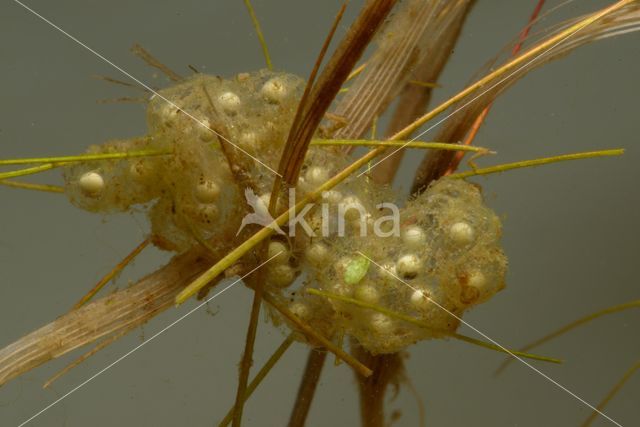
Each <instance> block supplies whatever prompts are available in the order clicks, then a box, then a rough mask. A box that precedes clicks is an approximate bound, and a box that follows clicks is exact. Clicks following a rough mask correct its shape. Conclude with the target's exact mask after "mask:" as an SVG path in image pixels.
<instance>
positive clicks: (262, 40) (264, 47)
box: [244, 0, 273, 70]
mask: <svg viewBox="0 0 640 427" xmlns="http://www.w3.org/2000/svg"><path fill="white" fill-rule="evenodd" d="M244 4H245V6H247V10H248V11H249V15H250V16H251V22H252V23H253V28H255V30H256V34H257V35H258V40H260V46H261V47H262V54H263V55H264V60H265V61H266V63H267V68H268V69H270V70H273V64H272V63H271V55H269V48H268V47H267V41H266V40H265V38H264V34H263V33H262V27H261V26H260V21H258V16H257V15H256V11H255V10H254V9H253V5H252V4H251V0H244Z"/></svg>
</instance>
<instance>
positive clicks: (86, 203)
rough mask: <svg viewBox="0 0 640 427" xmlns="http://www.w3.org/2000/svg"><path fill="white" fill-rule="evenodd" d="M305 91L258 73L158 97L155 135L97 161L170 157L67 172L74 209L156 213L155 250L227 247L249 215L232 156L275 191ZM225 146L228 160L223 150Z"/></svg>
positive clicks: (200, 82) (281, 77) (203, 80)
mask: <svg viewBox="0 0 640 427" xmlns="http://www.w3.org/2000/svg"><path fill="white" fill-rule="evenodd" d="M303 85H304V81H303V80H302V79H300V78H298V77H296V76H293V75H290V74H283V73H273V72H269V71H260V72H257V73H253V74H246V73H244V74H239V75H238V76H236V77H235V78H233V79H228V80H225V79H222V78H220V77H215V76H208V75H204V74H198V75H196V76H194V77H192V78H190V79H188V80H186V81H185V82H183V83H180V84H178V85H176V86H172V87H170V88H167V89H164V90H162V91H160V92H159V95H154V96H153V97H152V98H151V99H150V101H149V103H148V108H147V123H148V128H149V133H148V135H147V136H145V137H142V138H137V139H130V140H121V141H111V142H108V143H106V144H103V145H99V146H92V147H91V148H90V149H89V153H94V154H100V153H109V152H114V153H115V152H136V151H144V150H148V151H153V152H165V153H167V152H170V153H172V154H171V155H163V156H151V157H139V158H124V159H118V160H109V161H104V160H101V161H99V162H98V161H96V162H93V163H83V164H82V165H76V166H70V167H68V168H66V171H65V181H66V191H67V194H68V195H69V197H70V199H71V201H72V203H74V204H75V205H77V206H79V207H81V208H83V209H87V210H90V211H93V212H118V211H120V212H122V211H127V210H129V209H131V207H132V206H134V205H139V204H150V205H151V207H150V208H149V209H148V216H149V219H150V221H151V224H152V234H153V238H154V242H155V243H156V245H157V246H160V247H162V248H164V249H168V250H172V251H184V250H186V249H187V248H189V247H190V246H191V245H193V244H194V243H196V242H197V241H202V240H211V241H212V244H213V245H215V241H216V239H228V238H230V237H233V234H231V235H230V236H229V235H228V233H227V232H228V231H233V233H235V230H237V228H238V226H239V224H240V223H239V220H240V219H241V218H242V215H243V212H244V211H245V209H246V208H245V205H244V203H243V199H244V197H243V190H244V189H243V188H241V187H240V186H239V185H238V183H237V181H236V180H235V179H234V177H233V174H234V171H232V170H231V168H230V167H229V163H228V162H227V157H226V156H227V155H232V156H233V157H234V158H235V159H237V160H238V165H237V167H238V168H243V169H246V170H249V171H251V175H252V176H251V177H252V178H254V179H253V181H254V182H256V183H257V185H258V188H259V190H260V191H262V192H266V191H268V189H270V185H271V183H272V182H273V179H272V172H271V171H269V170H268V169H266V168H265V167H264V166H261V165H260V164H258V163H257V162H256V160H254V159H252V158H251V157H250V156H249V155H247V153H248V154H250V155H251V156H254V157H255V158H257V159H259V160H260V161H261V162H263V163H264V164H266V165H268V166H269V167H271V168H272V169H275V168H277V164H278V160H279V157H278V155H279V153H280V152H281V150H282V146H283V144H284V141H285V140H286V136H287V131H288V129H289V127H290V125H291V121H292V119H293V114H294V113H295V108H296V106H297V101H298V99H299V97H300V95H301V90H302V88H303V87H304V86H303ZM222 144H227V153H226V154H225V152H224V150H223V149H222Z"/></svg>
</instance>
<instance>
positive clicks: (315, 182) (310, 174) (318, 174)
mask: <svg viewBox="0 0 640 427" xmlns="http://www.w3.org/2000/svg"><path fill="white" fill-rule="evenodd" d="M304 179H305V181H306V182H307V183H309V184H310V185H312V186H314V187H317V186H319V185H321V184H324V183H325V182H326V181H327V180H328V179H329V172H328V171H327V170H326V169H325V168H323V167H320V166H311V167H310V168H308V169H307V171H306V172H305V174H304Z"/></svg>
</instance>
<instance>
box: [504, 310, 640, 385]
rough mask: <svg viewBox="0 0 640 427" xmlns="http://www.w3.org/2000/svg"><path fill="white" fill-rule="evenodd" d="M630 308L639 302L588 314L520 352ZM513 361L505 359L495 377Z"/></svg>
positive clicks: (526, 346) (528, 345)
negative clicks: (599, 318)
mask: <svg viewBox="0 0 640 427" xmlns="http://www.w3.org/2000/svg"><path fill="white" fill-rule="evenodd" d="M630 308H640V300H635V301H631V302H627V303H624V304H617V305H614V306H611V307H607V308H605V309H603V310H598V311H596V312H595V313H591V314H588V315H586V316H584V317H581V318H579V319H577V320H574V321H573V322H571V323H569V324H567V325H565V326H563V327H561V328H560V329H557V330H555V331H553V332H551V333H550V334H547V335H545V336H543V337H542V338H539V339H537V340H535V341H534V342H532V343H530V344H527V345H525V346H524V347H522V348H521V349H520V351H529V350H531V349H532V348H534V347H538V346H540V345H542V344H544V343H546V342H548V341H551V340H552V339H554V338H557V337H559V336H561V335H564V334H566V333H567V332H569V331H571V330H572V329H575V328H577V327H578V326H582V325H584V324H586V323H589V322H591V321H592V320H595V319H597V318H598V317H602V316H606V315H607V314H612V313H618V312H620V311H624V310H628V309H630ZM512 361H513V359H511V358H510V359H507V360H505V361H504V362H502V364H501V365H500V367H499V368H498V369H497V370H496V372H495V375H498V374H500V373H501V372H502V371H504V370H505V369H506V368H507V366H509V364H510V363H511V362H512Z"/></svg>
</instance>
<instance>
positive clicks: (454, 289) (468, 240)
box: [294, 178, 507, 353]
mask: <svg viewBox="0 0 640 427" xmlns="http://www.w3.org/2000/svg"><path fill="white" fill-rule="evenodd" d="M366 186H369V187H370V186H371V184H370V183H368V184H366ZM364 188H368V187H364ZM369 192H370V189H369ZM347 197H353V196H347ZM378 197H380V195H378ZM345 198H346V197H345ZM374 201H375V200H371V199H367V198H366V193H365V191H364V190H363V191H362V192H361V193H360V194H359V203H362V204H363V205H364V206H365V207H366V208H365V212H366V215H367V216H366V218H367V221H366V223H367V227H369V230H368V233H367V235H366V236H360V235H358V234H356V235H355V236H354V235H353V234H350V235H348V236H349V237H347V238H337V237H336V235H330V236H329V237H328V238H317V239H314V240H313V242H312V243H310V244H309V245H308V246H307V247H306V249H305V252H304V255H303V256H302V258H303V259H304V262H305V263H306V266H307V280H306V282H305V285H304V287H303V289H301V290H298V291H297V292H296V298H295V299H294V301H295V302H294V304H309V303H310V302H311V301H314V300H324V301H325V302H326V303H327V304H329V305H330V306H331V308H332V310H333V315H334V321H333V322H332V323H331V324H330V328H331V330H328V331H325V333H327V334H334V335H335V334H338V335H339V334H342V333H346V334H348V335H351V336H354V337H355V338H357V339H358V341H359V342H360V343H361V344H362V345H363V346H364V347H365V348H367V349H368V350H369V351H371V352H373V353H389V352H394V351H398V350H401V349H403V348H405V347H406V346H408V345H410V344H412V343H414V342H416V341H419V340H423V339H428V338H437V337H443V336H446V335H447V334H448V333H451V332H454V331H455V330H456V329H457V327H458V323H459V321H458V320H457V319H456V317H454V316H452V314H454V315H455V316H457V317H461V316H462V314H463V312H464V311H465V310H466V309H468V308H470V307H472V306H473V305H476V304H478V303H481V302H484V301H486V300H487V299H489V298H490V297H491V296H492V295H494V294H495V293H496V292H498V291H500V290H501V289H502V288H503V287H504V276H505V272H506V264H507V263H506V257H505V256H504V254H503V252H502V249H501V246H500V242H499V238H500V229H501V225H500V221H499V219H498V217H497V216H496V215H495V214H494V213H493V212H492V211H491V210H490V209H489V208H488V207H486V206H485V205H484V204H483V202H482V197H481V194H480V191H479V189H478V188H477V187H476V186H474V185H472V184H469V183H466V182H464V181H461V180H453V179H446V178H444V179H441V180H439V181H437V182H436V183H434V184H433V185H432V186H430V187H429V189H428V190H427V191H425V192H424V193H423V194H421V195H420V196H418V197H417V198H416V199H414V200H411V201H409V202H408V203H407V205H406V206H405V207H404V208H403V209H400V211H399V218H400V221H399V230H392V227H391V225H389V227H388V228H387V229H384V227H383V225H382V224H384V220H385V217H386V216H388V215H390V212H389V211H385V210H380V209H371V208H370V206H371V205H372V204H378V203H377V201H375V202H376V203H374ZM349 203H352V202H349ZM376 223H378V225H380V227H379V228H378V229H377V230H376V226H375V225H376ZM372 224H373V225H372ZM352 227H353V228H354V231H356V230H355V229H357V231H359V230H360V226H359V225H356V224H352ZM376 231H377V232H376ZM305 288H316V289H319V290H321V291H323V292H325V293H328V294H332V295H334V296H336V295H337V296H340V297H346V298H347V300H344V299H338V298H335V297H334V298H331V297H329V298H326V297H324V296H317V295H310V294H309V293H308V292H305ZM349 299H355V300H358V301H360V302H362V303H364V305H357V304H354V303H352V302H351V301H350V300H349ZM318 303H319V302H318V301H314V304H316V305H317V304H318ZM367 305H368V306H367ZM372 305H374V306H377V307H379V308H382V309H383V310H387V311H391V312H393V313H394V314H399V315H401V316H410V317H411V318H413V319H415V320H416V321H418V322H420V323H421V324H423V325H424V327H422V326H418V325H416V324H412V323H408V322H406V321H403V320H401V319H399V316H395V317H394V316H390V315H387V314H385V313H382V312H380V311H376V310H372V309H371V307H370V306H372Z"/></svg>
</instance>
